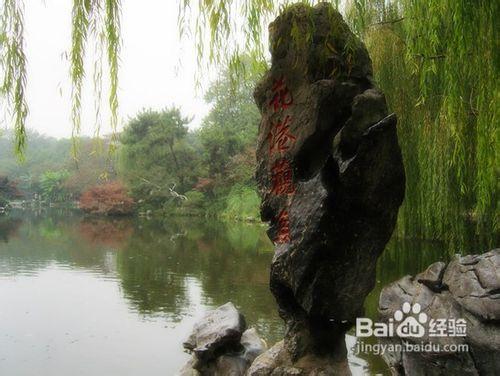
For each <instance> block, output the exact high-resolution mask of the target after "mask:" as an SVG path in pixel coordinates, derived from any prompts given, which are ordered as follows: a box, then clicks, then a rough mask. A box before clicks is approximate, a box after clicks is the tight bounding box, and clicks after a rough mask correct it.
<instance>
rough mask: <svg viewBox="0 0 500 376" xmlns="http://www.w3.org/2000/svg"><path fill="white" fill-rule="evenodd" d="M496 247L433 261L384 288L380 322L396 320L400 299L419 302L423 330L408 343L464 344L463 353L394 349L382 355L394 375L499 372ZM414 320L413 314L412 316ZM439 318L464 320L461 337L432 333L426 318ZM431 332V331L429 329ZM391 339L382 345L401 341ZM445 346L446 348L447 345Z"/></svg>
mask: <svg viewBox="0 0 500 376" xmlns="http://www.w3.org/2000/svg"><path fill="white" fill-rule="evenodd" d="M499 262H500V250H498V249H496V250H493V251H490V252H487V253H485V254H482V255H474V256H465V257H459V256H457V257H456V258H455V259H454V260H452V261H451V262H450V263H449V264H448V265H446V264H444V263H443V262H437V263H434V264H432V265H431V266H429V268H427V270H426V271H425V272H423V273H420V274H418V275H417V276H416V277H415V278H413V277H411V276H406V277H404V278H402V279H400V280H398V281H396V282H394V283H391V284H390V285H388V286H386V287H384V289H383V290H382V293H381V295H380V300H379V312H380V315H381V318H382V320H384V321H389V319H395V312H396V311H398V310H401V308H402V306H403V304H404V303H405V302H408V303H410V304H411V305H412V306H414V305H415V303H418V304H419V305H420V308H421V312H420V313H419V314H425V315H426V316H425V317H426V321H425V322H422V321H419V322H420V323H421V324H422V325H423V326H424V328H425V334H424V335H423V336H422V337H408V338H404V341H406V342H408V343H413V344H415V343H421V342H423V343H425V344H434V345H439V346H440V348H441V349H444V348H445V347H444V346H449V345H459V344H460V345H462V344H463V345H467V346H468V349H469V351H466V352H451V351H448V352H444V351H440V352H438V351H435V349H431V351H425V352H397V353H394V352H392V353H386V354H385V355H384V358H385V360H386V362H387V363H388V364H389V366H390V367H391V368H392V370H393V372H394V374H395V375H407V376H420V375H426V376H427V375H431V376H432V375H442V374H445V373H446V374H450V375H455V374H457V375H499V374H500V325H499V321H498V317H499V316H498V312H499V310H500V299H499V296H498V292H499V286H500V273H499V269H498V265H499ZM414 316H415V317H417V318H418V315H414ZM440 319H446V320H449V319H452V320H455V321H456V320H459V319H464V320H465V324H466V335H465V336H442V337H441V336H438V337H436V336H432V335H431V329H430V328H431V322H434V323H437V325H439V321H437V320H440ZM433 333H435V331H434V332H433ZM401 341H402V339H401V338H399V337H397V336H396V337H393V338H388V339H385V340H383V341H382V342H384V343H388V344H389V343H392V344H394V343H401ZM448 348H449V347H448Z"/></svg>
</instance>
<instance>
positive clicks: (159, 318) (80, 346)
mask: <svg viewBox="0 0 500 376" xmlns="http://www.w3.org/2000/svg"><path fill="white" fill-rule="evenodd" d="M457 252H458V250H457ZM449 254H450V252H449V251H444V250H443V247H442V246H441V245H440V244H439V243H429V242H418V241H396V240H393V241H391V243H390V244H389V245H388V247H387V250H386V251H385V253H384V254H383V255H382V257H381V258H380V260H379V265H378V276H377V286H376V288H375V289H374V291H373V292H372V294H371V295H370V296H369V297H368V299H367V301H366V315H367V316H368V317H372V318H375V317H376V315H377V312H376V309H377V300H378V294H379V293H380V289H381V288H382V286H383V285H385V284H387V283H389V282H392V281H394V280H396V279H398V278H400V277H402V276H404V275H406V274H415V273H417V272H419V271H421V270H423V269H425V268H426V267H427V266H428V265H429V264H430V263H432V262H434V261H437V260H447V259H448V258H449V256H448V255H449ZM271 258H272V245H271V243H270V241H269V240H268V239H267V236H266V234H265V227H264V226H261V225H249V224H242V223H219V222H216V221H214V220H212V219H209V220H202V219H193V218H171V219H164V220H163V221H155V220H148V219H107V218H86V217H84V216H82V215H80V214H78V213H75V212H68V211H56V210H52V211H49V212H47V211H44V212H39V213H33V212H30V213H28V212H12V213H10V214H8V215H0V375H6V376H10V375H14V376H24V375H26V376H28V375H29V376H31V375H36V376H40V375H51V376H59V375H65V376H66V375H71V376H79V375H85V376H87V375H106V376H107V375H162V376H168V375H174V374H175V372H176V371H177V370H178V369H179V368H180V367H181V366H182V365H183V364H184V363H185V362H186V360H187V359H188V355H187V354H185V353H184V352H183V350H182V341H183V340H184V339H185V338H186V337H187V335H188V333H189V332H190V330H191V328H192V325H193V324H194V322H195V321H196V320H197V319H198V318H199V317H200V316H201V315H202V314H203V312H205V311H206V310H208V309H211V308H214V307H217V306H219V305H221V304H224V303H226V302H228V301H232V302H233V303H235V305H236V306H237V307H238V308H239V309H240V310H241V311H242V312H243V313H244V315H245V316H246V318H247V322H248V324H249V326H254V327H256V328H257V330H258V331H259V333H260V334H261V335H262V336H263V337H264V338H265V339H266V341H267V342H268V344H273V343H274V342H276V341H277V340H279V339H281V337H282V335H283V325H282V322H281V320H280V318H279V317H278V315H277V310H276V304H275V302H274V298H273V296H272V295H271V293H270V292H269V289H268V280H269V277H268V275H269V265H270V262H271ZM346 341H347V344H348V347H353V346H354V345H355V343H356V338H355V337H353V336H352V335H349V336H348V337H347V339H346ZM350 365H351V368H352V370H353V374H356V375H375V374H383V375H386V374H389V373H388V370H387V368H386V367H385V364H384V362H383V361H382V360H381V359H380V358H379V357H376V356H367V355H361V356H354V355H353V354H352V351H351V354H350Z"/></svg>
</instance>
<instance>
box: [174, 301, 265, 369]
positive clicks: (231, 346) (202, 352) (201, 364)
mask: <svg viewBox="0 0 500 376" xmlns="http://www.w3.org/2000/svg"><path fill="white" fill-rule="evenodd" d="M245 329H246V323H245V318H244V317H243V315H242V314H240V313H239V312H238V310H237V309H236V308H235V307H234V305H233V304H232V303H226V304H224V305H223V306H220V307H219V308H217V309H215V310H213V311H210V312H207V314H206V315H205V316H204V317H203V318H202V319H201V320H200V321H199V322H197V323H196V324H195V326H194V328H193V332H192V333H191V335H190V336H189V338H188V339H187V341H186V342H184V348H185V349H186V350H188V351H190V352H192V353H193V356H192V357H191V359H190V360H189V361H188V363H187V364H186V365H185V366H184V367H183V368H182V369H181V370H180V372H179V373H178V375H179V376H196V375H203V376H219V375H220V376H222V375H229V376H241V375H244V374H245V372H246V370H247V369H248V367H250V364H251V363H252V362H253V360H254V359H255V358H256V357H258V356H259V355H260V354H261V353H262V352H264V351H265V350H266V344H265V342H264V341H262V340H261V339H260V337H259V336H258V334H257V331H256V330H255V329H253V328H251V329H247V330H245Z"/></svg>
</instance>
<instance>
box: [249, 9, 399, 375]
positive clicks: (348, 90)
mask: <svg viewBox="0 0 500 376" xmlns="http://www.w3.org/2000/svg"><path fill="white" fill-rule="evenodd" d="M269 29H270V41H271V43H270V44H271V54H272V67H271V69H270V71H269V72H268V73H267V74H266V76H265V77H264V79H263V80H262V81H261V82H260V83H259V85H258V86H257V89H256V91H255V99H256V102H257V104H258V106H259V108H260V111H261V114H262V121H261V124H260V127H259V141H258V142H259V144H258V149H257V165H258V167H257V181H258V185H259V192H260V194H261V197H262V207H261V215H262V219H263V220H264V221H267V222H269V223H270V228H269V231H268V234H269V237H270V238H271V240H272V241H273V242H274V243H275V245H276V249H275V255H274V259H273V262H272V266H271V281H270V284H271V290H272V292H273V294H274V296H275V298H276V300H277V302H278V305H279V310H280V314H281V316H282V318H283V319H284V320H285V322H286V325H287V331H286V335H285V339H284V342H283V343H282V345H277V347H274V350H272V353H271V354H270V355H273V356H274V355H275V356H274V358H273V359H274V360H273V359H267V360H265V362H267V363H269V364H268V365H267V366H266V367H267V371H266V372H268V373H269V374H270V373H271V372H273V370H274V372H275V373H273V374H288V373H286V372H305V373H306V374H308V372H309V373H311V372H319V371H321V370H322V371H323V372H327V374H330V373H337V374H344V373H346V372H348V368H347V364H346V363H347V362H346V348H345V341H344V334H345V331H346V330H347V329H348V328H349V327H350V326H351V325H352V324H353V323H354V321H355V319H356V317H357V316H359V315H361V314H362V313H363V302H364V299H365V297H366V295H367V294H368V293H369V292H370V290H371V289H372V288H373V286H374V282H375V267H376V261H377V258H378V256H379V255H380V253H381V252H382V251H383V249H384V246H385V244H386V242H387V241H388V240H389V238H390V236H391V234H392V231H393V229H394V225H395V223H396V217H397V212H398V208H399V206H400V205H401V202H402V200H403V196H404V181H405V180H404V170H403V164H402V158H401V152H400V148H399V145H398V141H397V133H396V117H395V115H389V116H388V113H387V106H386V102H385V98H384V96H383V94H382V93H381V92H380V91H379V90H378V89H377V88H376V87H375V86H374V83H373V81H372V68H371V61H370V58H369V56H368V53H367V51H366V49H365V47H364V45H363V44H362V43H361V42H360V41H359V40H358V39H357V38H356V37H355V36H354V35H353V34H352V32H351V31H350V30H349V28H348V26H347V25H346V24H345V23H344V21H343V20H342V17H341V15H340V14H339V13H338V12H337V11H336V10H334V8H333V7H332V6H330V5H328V4H325V3H323V4H320V5H318V6H316V7H309V6H305V5H295V6H291V7H289V8H287V9H286V10H285V11H284V12H283V14H282V15H280V16H279V17H278V18H277V19H276V20H275V21H274V22H273V23H272V24H271V25H270V28H269ZM292 35H294V36H295V39H294V37H292ZM268 355H269V354H268ZM266 356H267V355H266V354H264V355H262V356H261V360H263V359H266ZM254 366H255V367H254ZM260 366H261V364H259V359H257V360H256V362H255V364H254V365H253V366H252V368H251V370H250V374H251V375H260V374H267V373H261V372H263V371H262V370H260V371H257V368H258V367H260ZM278 369H279V370H280V371H279V372H282V373H279V372H278V371H277V370H278ZM252 372H253V373H252ZM276 372H278V373H276Z"/></svg>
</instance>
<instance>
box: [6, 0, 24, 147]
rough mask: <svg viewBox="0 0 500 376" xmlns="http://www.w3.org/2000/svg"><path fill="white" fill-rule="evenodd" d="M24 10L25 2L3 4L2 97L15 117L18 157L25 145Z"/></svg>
mask: <svg viewBox="0 0 500 376" xmlns="http://www.w3.org/2000/svg"><path fill="white" fill-rule="evenodd" d="M23 13H24V7H23V3H22V1H19V0H4V1H3V2H2V3H0V96H1V97H4V98H5V99H6V101H7V107H10V109H11V110H12V113H13V117H14V119H13V123H14V129H15V137H14V146H15V151H16V153H17V155H18V156H20V157H21V156H22V152H23V150H24V148H25V145H26V128H25V122H26V117H27V116H28V105H27V103H26V97H25V88H26V56H25V54H24V16H23Z"/></svg>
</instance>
